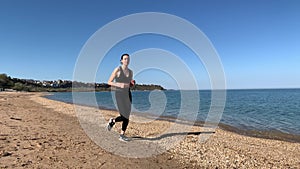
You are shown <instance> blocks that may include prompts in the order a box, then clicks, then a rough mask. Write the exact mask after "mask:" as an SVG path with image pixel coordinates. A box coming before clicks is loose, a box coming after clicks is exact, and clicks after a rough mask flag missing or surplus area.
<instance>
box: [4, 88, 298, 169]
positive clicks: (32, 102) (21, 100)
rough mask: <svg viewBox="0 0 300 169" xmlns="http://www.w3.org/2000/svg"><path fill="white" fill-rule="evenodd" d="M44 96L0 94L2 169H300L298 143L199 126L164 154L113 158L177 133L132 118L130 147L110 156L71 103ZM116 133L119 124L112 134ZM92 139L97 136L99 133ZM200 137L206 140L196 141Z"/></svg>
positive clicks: (106, 113) (167, 124) (161, 122)
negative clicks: (203, 136) (85, 127)
mask: <svg viewBox="0 0 300 169" xmlns="http://www.w3.org/2000/svg"><path fill="white" fill-rule="evenodd" d="M42 95H43V93H19V92H0V107H1V109H0V128H1V130H0V168H149V169H150V168H300V143H293V142H286V141H280V140H272V139H263V138H255V137H249V136H244V135H239V134H237V133H234V132H230V131H225V130H222V129H219V128H218V129H217V130H216V131H215V133H205V131H206V130H205V129H204V128H202V127H200V126H193V127H192V128H191V130H189V131H186V134H187V135H185V136H184V140H183V141H181V142H180V143H178V144H176V145H175V147H172V148H170V149H169V150H167V151H166V152H163V153H162V154H160V153H159V154H157V155H153V156H150V157H147V158H131V157H124V156H120V155H118V153H116V152H117V150H118V146H119V145H125V144H127V145H128V144H137V143H141V142H143V143H145V144H147V145H149V149H148V150H147V149H145V150H143V151H145V152H150V151H152V150H150V146H151V145H152V143H154V142H155V144H160V143H161V144H163V143H164V142H167V141H168V140H171V139H172V138H176V137H180V134H178V133H177V135H176V134H172V135H171V134H164V135H163V137H162V135H160V134H162V133H164V132H166V131H167V129H168V128H169V127H170V126H172V125H173V123H172V122H169V121H165V120H155V121H151V120H150V121H149V122H147V123H138V122H137V121H138V120H139V119H140V120H141V119H143V117H134V116H133V117H132V118H133V120H132V121H131V122H130V124H129V126H128V131H127V132H128V133H127V135H128V136H129V137H132V138H135V139H133V140H132V141H130V143H120V144H119V143H118V144H114V142H111V143H110V142H108V143H107V144H108V146H111V147H112V149H116V151H114V152H112V151H110V150H107V149H105V148H102V147H101V146H99V145H98V144H97V143H96V142H95V139H93V138H90V137H89V136H88V135H87V133H86V131H85V130H84V129H83V127H82V125H80V122H79V120H78V118H77V116H76V113H75V108H74V106H73V105H72V104H67V103H63V102H58V101H53V100H48V99H46V98H43V97H42ZM81 108H82V109H86V110H88V111H90V112H93V113H95V114H101V116H103V118H104V119H105V120H108V119H109V118H110V117H115V116H116V115H117V114H118V113H117V112H116V111H111V110H99V109H96V108H92V107H84V106H81ZM96 120H97V119H96ZM144 121H145V119H144ZM88 124H89V123H87V125H88ZM182 125H183V124H182ZM94 127H98V128H101V129H99V131H101V130H102V128H104V126H103V124H99V126H94ZM119 129H120V124H117V125H116V127H115V128H113V130H114V131H113V132H115V133H117V132H118V131H119ZM96 135H99V136H100V137H101V132H99V133H97V134H96ZM200 135H208V136H210V137H209V138H208V140H206V142H200V141H199V136H200ZM106 139H107V138H106ZM138 139H139V140H138ZM104 141H105V139H104ZM116 142H120V141H118V140H116ZM110 144H112V145H110ZM131 151H134V149H132V150H131Z"/></svg>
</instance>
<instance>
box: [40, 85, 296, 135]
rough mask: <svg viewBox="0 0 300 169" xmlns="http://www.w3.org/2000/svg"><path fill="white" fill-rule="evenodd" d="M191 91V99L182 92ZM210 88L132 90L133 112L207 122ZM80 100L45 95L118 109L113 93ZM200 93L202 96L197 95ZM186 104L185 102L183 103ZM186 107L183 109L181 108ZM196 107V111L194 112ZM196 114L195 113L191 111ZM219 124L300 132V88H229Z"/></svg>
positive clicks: (91, 94) (84, 96) (83, 95)
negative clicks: (183, 95) (198, 89)
mask: <svg viewBox="0 0 300 169" xmlns="http://www.w3.org/2000/svg"><path fill="white" fill-rule="evenodd" d="M184 92H191V93H194V94H195V95H193V94H192V95H191V96H192V97H195V98H192V97H189V98H184V99H185V100H183V98H182V93H184ZM211 93H212V92H211V91H210V90H200V91H196V90H195V91H180V90H165V91H132V98H133V101H132V111H134V112H136V113H139V114H141V115H143V113H144V114H146V113H147V114H151V113H152V114H154V115H159V116H166V117H172V118H178V115H179V114H180V113H181V114H183V116H180V118H186V119H187V120H191V119H189V117H195V119H193V120H196V121H202V122H203V121H205V120H206V118H207V114H208V112H209V110H210V106H211ZM76 94H77V95H80V98H81V99H76V100H75V102H74V101H73V98H72V92H63V93H60V92H58V93H52V95H47V96H45V97H46V98H49V99H53V100H58V101H63V102H68V103H75V104H81V105H87V106H94V107H100V108H105V109H113V110H115V109H116V104H115V98H114V92H95V93H94V92H77V93H76ZM198 96H199V97H198ZM182 103H184V104H182ZM183 106H185V107H183ZM182 110H184V111H182ZM195 110H196V111H195ZM191 113H194V114H191ZM221 113H222V114H221V117H222V118H221V120H220V123H221V124H224V125H228V126H231V127H234V128H237V129H240V130H251V131H262V132H265V131H278V132H282V133H286V134H291V135H298V136H299V135H300V89H250V90H227V91H226V102H225V108H224V111H223V112H221Z"/></svg>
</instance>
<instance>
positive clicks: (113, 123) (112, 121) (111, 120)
mask: <svg viewBox="0 0 300 169" xmlns="http://www.w3.org/2000/svg"><path fill="white" fill-rule="evenodd" d="M114 125H115V122H114V119H113V118H110V119H109V121H108V124H107V130H108V131H110V130H111V129H112V128H113V126H114Z"/></svg>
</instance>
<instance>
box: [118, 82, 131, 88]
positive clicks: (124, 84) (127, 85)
mask: <svg viewBox="0 0 300 169" xmlns="http://www.w3.org/2000/svg"><path fill="white" fill-rule="evenodd" d="M119 87H120V88H122V89H124V88H129V84H127V83H120V86H119Z"/></svg>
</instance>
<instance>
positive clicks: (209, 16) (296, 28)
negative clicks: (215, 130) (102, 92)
mask: <svg viewBox="0 0 300 169" xmlns="http://www.w3.org/2000/svg"><path fill="white" fill-rule="evenodd" d="M299 9H300V1H298V0H289V1H284V0H282V1H281V0H263V1H262V0H257V1H256V0H246V1H238V0H235V1H232V0H228V1H223V0H207V1H201V0H190V1H183V0H164V1H149V0H135V1H133V0H128V1H122V0H120V1H115V0H110V1H100V0H99V1H78V0H74V1H73V0H72V1H71V0H69V1H61V0H43V1H40V0H26V1H23V0H0V73H6V74H8V75H9V76H11V77H17V78H26V79H37V80H57V79H67V80H72V77H73V70H74V66H75V63H76V59H77V57H78V55H79V52H80V50H81V48H82V47H83V45H84V44H85V43H86V41H87V40H88V39H89V38H90V36H92V35H93V34H94V33H95V32H96V31H97V30H98V29H100V28H101V27H102V26H104V25H105V24H107V23H109V22H111V21H113V20H115V19H117V18H120V17H123V16H125V15H129V14H134V13H138V12H163V13H169V14H172V15H176V16H178V17H181V18H184V19H186V20H188V21H189V22H191V23H192V24H194V25H196V26H197V27H198V28H199V29H200V30H202V31H203V32H204V33H205V34H206V36H207V37H208V38H209V39H210V41H211V42H212V44H213V45H214V47H215V49H216V50H217V52H218V54H219V56H220V59H221V61H222V64H223V67H224V72H225V75H226V83H227V88H229V89H233V88H238V89H240V88H299V87H300V10H299ZM145 39H148V40H149V41H147V42H145ZM169 41H172V40H168V38H165V37H159V36H155V35H152V36H150V35H148V36H144V37H142V38H141V37H132V38H129V39H127V40H125V41H123V42H122V43H120V44H119V45H118V46H116V47H115V48H114V49H112V50H111V51H110V53H109V54H108V57H106V58H105V60H104V62H107V63H109V64H108V65H109V66H104V67H101V68H99V73H98V77H97V79H96V81H97V82H106V81H107V79H108V77H109V75H110V73H111V71H112V70H113V68H114V67H115V66H118V63H119V55H120V54H121V53H122V52H128V53H133V52H135V51H137V50H141V49H143V48H151V47H153V48H161V49H164V50H168V51H171V52H174V53H175V54H178V55H179V56H180V57H182V59H183V60H184V61H186V62H187V64H188V66H189V67H191V69H192V70H193V71H195V74H196V78H197V80H198V83H199V85H200V86H199V88H209V87H208V85H209V82H208V80H207V75H205V70H204V69H202V68H199V70H198V71H199V72H197V70H195V69H196V67H198V66H199V65H193V61H192V60H189V59H188V58H185V57H186V56H185V55H184V53H185V52H184V51H185V50H187V49H185V47H184V46H183V45H181V44H177V42H175V41H172V43H171V44H172V45H166V44H170V43H159V42H169ZM151 42H154V43H151ZM131 64H137V63H134V61H133V60H132V63H131ZM197 64H199V63H197ZM146 77H147V78H146ZM136 79H137V81H138V83H156V84H157V83H159V84H161V85H162V86H164V87H165V88H176V85H174V84H175V81H174V79H173V80H172V78H170V77H168V75H166V74H163V73H161V72H155V71H146V72H143V73H140V74H138V75H136Z"/></svg>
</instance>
